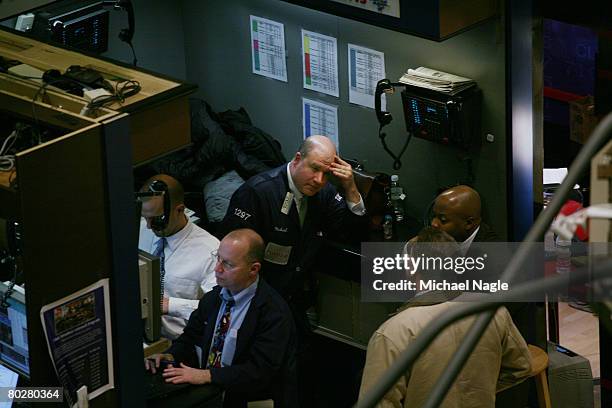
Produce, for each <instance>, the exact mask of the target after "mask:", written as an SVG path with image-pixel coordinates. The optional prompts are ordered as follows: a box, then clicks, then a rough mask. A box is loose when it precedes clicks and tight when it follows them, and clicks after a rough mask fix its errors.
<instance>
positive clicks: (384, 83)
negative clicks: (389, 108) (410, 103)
mask: <svg viewBox="0 0 612 408" xmlns="http://www.w3.org/2000/svg"><path fill="white" fill-rule="evenodd" d="M396 85H403V84H401V83H392V82H391V81H389V80H388V79H386V78H385V79H381V80H380V81H378V83H377V84H376V91H375V93H374V110H375V111H376V118H377V119H378V123H380V126H381V127H383V126H386V125H388V124H389V123H391V121H392V120H393V116H391V114H390V113H389V112H385V111H383V110H382V103H381V97H382V94H383V92H384V93H386V94H392V93H393V92H395V88H394V86H396Z"/></svg>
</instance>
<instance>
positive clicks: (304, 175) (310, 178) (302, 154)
mask: <svg viewBox="0 0 612 408" xmlns="http://www.w3.org/2000/svg"><path fill="white" fill-rule="evenodd" d="M335 158H336V146H335V145H334V143H333V142H332V141H331V140H330V139H329V138H328V137H325V136H320V135H317V136H310V137H307V138H306V139H305V140H304V142H303V143H302V145H301V146H300V150H299V151H298V152H297V153H296V154H295V157H294V158H293V160H292V161H291V164H290V165H289V171H290V172H291V178H292V180H293V183H294V184H295V186H296V187H297V189H298V190H299V191H300V192H301V193H302V194H304V195H306V196H313V195H315V194H316V193H318V192H319V191H320V190H321V189H322V188H323V187H324V186H325V184H326V183H327V176H328V174H329V172H330V167H331V165H332V163H333V162H334V160H335Z"/></svg>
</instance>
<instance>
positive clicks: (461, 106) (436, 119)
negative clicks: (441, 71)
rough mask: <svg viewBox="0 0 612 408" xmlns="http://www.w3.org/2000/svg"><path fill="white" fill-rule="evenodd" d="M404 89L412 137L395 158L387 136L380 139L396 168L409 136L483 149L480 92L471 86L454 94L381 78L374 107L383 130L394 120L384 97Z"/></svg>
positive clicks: (407, 123)
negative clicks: (384, 102) (384, 104)
mask: <svg viewBox="0 0 612 408" xmlns="http://www.w3.org/2000/svg"><path fill="white" fill-rule="evenodd" d="M397 86H403V87H404V90H403V91H402V94H401V95H402V105H403V108H404V118H405V121H406V130H407V131H408V134H409V137H408V139H407V141H406V144H405V145H404V148H403V149H402V151H401V152H400V154H399V156H396V155H394V154H393V153H392V152H391V151H390V150H389V149H388V148H387V145H386V144H385V140H384V138H385V134H384V133H382V131H379V136H380V138H381V141H382V143H383V147H384V148H385V150H386V151H387V152H388V153H389V154H390V155H391V156H392V157H393V158H394V159H395V162H394V164H393V167H394V168H395V169H398V168H399V166H401V162H400V161H399V157H401V155H402V153H403V152H404V150H405V149H406V146H407V144H408V141H409V140H410V136H415V137H418V138H422V139H426V140H430V141H432V142H436V143H441V144H446V145H450V146H455V147H458V148H461V149H463V150H472V149H474V148H477V147H478V146H480V137H479V135H480V111H481V109H480V105H481V91H480V90H479V89H478V88H477V87H476V86H473V87H470V88H468V89H465V90H463V91H461V92H458V93H455V94H445V93H442V92H437V91H433V90H430V89H426V88H420V87H416V86H411V85H406V84H404V83H397V82H391V81H389V80H388V79H381V80H380V81H378V83H377V85H376V91H375V95H374V98H375V99H374V108H375V111H376V118H377V119H378V123H379V124H380V130H382V128H383V127H384V126H386V125H388V124H389V123H391V120H392V119H393V118H392V116H391V114H390V113H389V112H385V111H382V109H381V95H382V94H383V92H384V93H388V94H389V93H393V92H394V90H395V89H394V88H395V87H397Z"/></svg>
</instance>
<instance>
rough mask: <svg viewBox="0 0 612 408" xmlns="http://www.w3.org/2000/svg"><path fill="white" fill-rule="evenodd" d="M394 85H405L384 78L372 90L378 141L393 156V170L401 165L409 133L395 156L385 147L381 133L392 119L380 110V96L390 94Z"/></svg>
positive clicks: (409, 136) (393, 90)
mask: <svg viewBox="0 0 612 408" xmlns="http://www.w3.org/2000/svg"><path fill="white" fill-rule="evenodd" d="M395 86H405V85H404V84H402V83H398V82H391V81H389V80H388V79H386V78H385V79H381V80H380V81H378V82H377V83H376V91H375V92H374V111H375V112H376V118H377V119H378V123H379V127H378V137H379V138H380V141H381V143H382V145H383V148H384V149H385V151H386V152H387V153H389V155H390V156H391V157H392V158H393V168H394V169H395V170H399V169H400V167H402V162H401V161H400V157H402V154H404V151H406V148H407V147H408V142H410V138H411V134H410V133H409V134H408V137H407V138H406V142H405V143H404V147H402V150H401V151H400V154H399V155H397V156H396V155H395V154H394V153H393V152H392V151H391V150H390V149H389V147H387V143H386V142H385V137H387V135H386V134H385V133H383V131H382V128H383V127H385V126H387V125H388V124H389V123H391V121H392V120H393V116H391V113H389V112H386V111H383V110H382V103H381V97H382V94H383V92H384V93H386V94H392V93H393V92H395V88H394V87H395Z"/></svg>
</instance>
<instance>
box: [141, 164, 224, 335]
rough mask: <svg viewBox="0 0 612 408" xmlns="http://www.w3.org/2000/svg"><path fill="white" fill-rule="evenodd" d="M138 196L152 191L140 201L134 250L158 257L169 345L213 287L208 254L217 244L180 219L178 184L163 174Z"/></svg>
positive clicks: (212, 264) (164, 330)
mask: <svg viewBox="0 0 612 408" xmlns="http://www.w3.org/2000/svg"><path fill="white" fill-rule="evenodd" d="M140 191H141V192H147V191H149V192H157V193H161V194H162V195H160V196H154V197H150V198H147V199H144V200H143V203H142V213H141V215H142V217H143V218H142V221H141V224H140V237H139V241H138V248H140V249H141V250H143V251H146V252H149V253H151V254H154V255H157V256H159V257H160V258H163V267H162V290H163V297H162V314H163V316H162V328H161V329H162V336H164V337H166V338H168V339H170V340H174V339H176V338H177V337H178V336H179V335H180V334H181V333H182V332H183V329H184V328H185V325H186V324H187V320H188V319H189V316H190V315H191V312H193V311H194V310H195V309H196V308H197V307H198V301H199V299H200V298H201V297H202V296H204V294H205V293H206V292H208V291H210V290H211V289H212V288H213V287H214V286H215V284H216V282H215V273H214V268H215V259H214V258H213V256H212V255H211V252H212V251H215V250H216V249H217V248H218V247H219V240H218V239H217V238H215V237H214V236H213V235H211V234H209V233H208V232H206V231H205V230H203V229H202V228H200V227H198V226H197V225H195V224H193V223H192V222H191V221H189V219H188V218H187V216H186V215H185V204H184V199H183V196H184V193H183V187H182V186H181V184H180V183H179V182H178V181H177V180H176V179H174V178H173V177H170V176H168V175H165V174H158V175H156V176H153V177H151V178H150V179H149V180H147V181H146V182H145V183H144V185H143V187H142V188H141V190H140Z"/></svg>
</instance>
